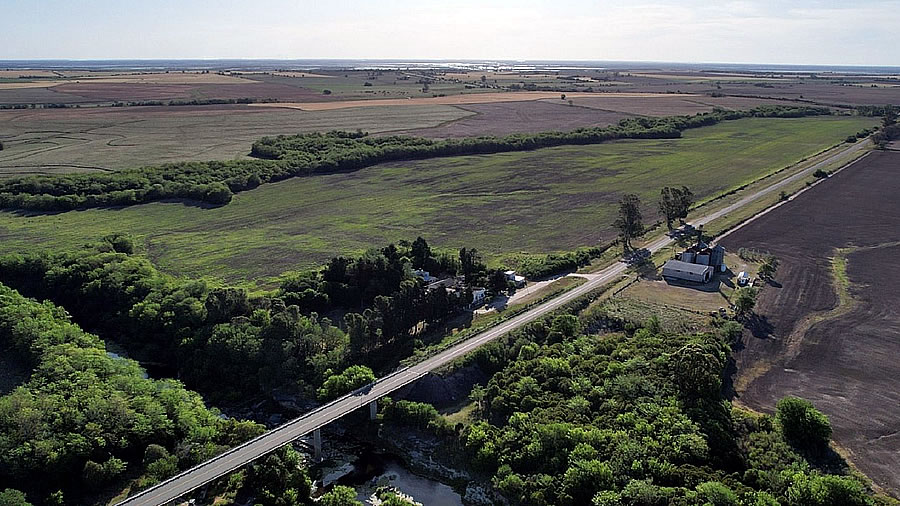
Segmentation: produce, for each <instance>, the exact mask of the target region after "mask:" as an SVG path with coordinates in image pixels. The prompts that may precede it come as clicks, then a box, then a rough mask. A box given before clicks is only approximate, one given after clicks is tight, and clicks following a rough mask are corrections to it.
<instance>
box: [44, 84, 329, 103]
mask: <svg viewBox="0 0 900 506" xmlns="http://www.w3.org/2000/svg"><path fill="white" fill-rule="evenodd" d="M241 81H243V82H238V83H237V84H216V83H204V82H198V83H194V84H186V83H179V84H173V83H134V82H104V81H99V80H98V82H88V81H82V82H77V83H76V82H66V83H64V84H60V85H58V86H54V87H53V88H51V90H52V91H55V92H58V93H67V94H70V95H78V96H81V97H85V98H88V99H91V100H95V101H98V102H103V101H111V100H121V101H128V100H132V101H134V100H173V99H194V98H198V99H203V98H223V99H229V98H256V99H263V98H274V99H278V100H318V101H321V100H328V97H324V96H322V94H321V93H317V92H314V91H312V90H307V89H303V88H298V87H294V86H284V85H279V84H270V83H263V82H259V81H251V80H249V79H242V80H241Z"/></svg>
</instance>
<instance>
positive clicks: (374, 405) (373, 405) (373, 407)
mask: <svg viewBox="0 0 900 506" xmlns="http://www.w3.org/2000/svg"><path fill="white" fill-rule="evenodd" d="M376 415H378V401H372V402H370V403H369V420H374V419H375V416H376Z"/></svg>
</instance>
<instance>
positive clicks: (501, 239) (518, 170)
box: [0, 117, 873, 283]
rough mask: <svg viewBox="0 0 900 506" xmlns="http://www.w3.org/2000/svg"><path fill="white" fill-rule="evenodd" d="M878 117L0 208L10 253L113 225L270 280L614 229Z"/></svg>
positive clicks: (546, 246) (543, 247)
mask: <svg viewBox="0 0 900 506" xmlns="http://www.w3.org/2000/svg"><path fill="white" fill-rule="evenodd" d="M872 123H873V121H872V120H871V119H866V118H856V117H829V118H803V119H743V120H737V121H728V122H723V123H720V124H718V125H715V126H711V127H706V128H701V129H695V130H689V131H687V132H686V133H685V136H684V137H683V138H681V139H668V140H639V141H622V142H615V143H607V144H600V145H593V146H565V147H558V148H547V149H541V150H536V151H529V152H518V153H504V154H496V155H482V156H464V157H450V158H439V159H432V160H425V161H416V162H403V163H391V164H384V165H379V166H375V167H370V168H366V169H362V170H359V171H356V172H352V173H344V174H333V175H319V176H312V177H306V178H295V179H291V180H287V181H282V182H280V183H275V184H268V185H263V186H261V187H259V188H257V189H255V190H252V191H248V192H244V193H240V194H238V195H237V196H236V197H235V199H234V200H233V201H232V203H231V204H229V205H227V206H224V207H220V208H213V209H205V208H201V207H198V206H197V205H195V204H193V203H181V202H159V203H153V204H146V205H139V206H133V207H128V208H124V209H93V210H86V211H77V212H67V213H60V214H48V215H22V214H21V213H12V212H5V213H0V252H4V253H6V252H15V251H23V250H25V249H26V248H29V249H32V248H35V247H37V248H41V247H45V248H56V249H71V248H77V247H80V246H81V245H82V244H84V243H85V242H87V241H93V240H96V239H98V238H100V237H102V236H104V235H106V234H109V233H113V232H126V233H130V234H133V235H134V236H135V237H136V238H137V239H138V240H139V241H138V242H139V244H140V245H141V251H142V252H143V253H146V254H147V255H149V257H150V258H151V259H152V260H153V261H154V262H155V263H156V264H157V265H158V266H160V267H161V268H162V269H163V270H165V271H167V272H170V273H173V274H176V275H189V276H208V277H212V278H219V279H227V280H229V281H249V282H263V283H265V282H267V280H268V279H271V278H272V277H273V276H277V275H278V274H280V273H282V272H283V271H285V270H289V269H296V268H301V267H307V266H311V265H315V264H318V263H319V262H322V261H323V260H325V259H327V258H329V257H331V256H334V255H337V254H348V253H358V252H360V251H362V250H364V249H365V248H368V247H371V246H372V245H379V244H385V243H387V242H390V241H398V240H400V239H409V238H414V237H416V236H417V235H421V236H423V237H426V238H428V240H429V241H431V242H433V243H434V244H436V245H438V246H446V247H451V248H458V247H460V246H474V247H476V248H478V249H479V250H481V251H483V252H484V253H485V254H486V255H487V256H488V257H491V258H496V257H499V256H503V255H507V254H511V253H517V252H530V253H542V252H551V251H560V250H568V249H571V248H575V247H578V246H585V245H593V244H596V243H598V242H605V241H607V240H609V239H611V238H612V237H613V236H614V232H613V230H612V228H611V226H610V224H611V223H612V221H613V218H614V215H615V212H616V205H617V204H616V203H617V202H618V200H619V198H620V196H621V194H622V193H624V192H637V193H639V194H640V195H641V197H642V198H643V199H644V200H645V203H646V204H647V206H646V209H645V216H646V217H647V221H648V222H649V221H653V220H654V219H655V215H656V213H655V210H654V209H653V207H655V206H654V204H653V202H654V201H655V200H656V198H657V196H658V193H659V188H660V187H661V186H663V185H673V184H679V185H681V184H686V185H689V186H691V187H692V188H693V190H694V192H695V193H696V194H697V196H698V198H704V197H708V196H711V195H714V194H717V193H719V192H722V191H725V190H728V189H731V188H733V187H735V186H738V185H741V184H743V183H745V182H747V181H749V180H753V179H755V178H758V177H760V176H763V175H765V174H768V173H771V172H772V171H775V170H778V169H780V168H782V167H784V166H786V165H789V164H791V163H793V162H796V161H797V160H799V159H801V158H803V157H806V156H809V155H811V154H813V153H816V152H818V151H820V150H821V149H823V148H825V147H828V146H830V145H833V144H835V143H836V142H839V141H840V140H842V139H843V138H845V137H846V136H847V135H848V134H850V133H854V132H856V131H858V130H859V129H861V128H863V127H865V126H869V125H871V124H872Z"/></svg>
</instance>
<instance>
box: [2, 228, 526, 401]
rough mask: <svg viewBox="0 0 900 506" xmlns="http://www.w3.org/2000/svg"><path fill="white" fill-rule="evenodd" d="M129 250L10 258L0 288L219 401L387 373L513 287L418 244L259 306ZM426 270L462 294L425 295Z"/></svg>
mask: <svg viewBox="0 0 900 506" xmlns="http://www.w3.org/2000/svg"><path fill="white" fill-rule="evenodd" d="M133 249H134V248H133V245H132V244H131V243H130V241H129V240H128V239H127V238H126V237H123V236H110V237H107V238H106V239H105V240H104V241H103V242H102V243H100V244H98V245H96V246H95V247H93V248H87V249H84V250H81V251H78V252H74V253H60V254H28V255H7V256H3V257H0V281H2V282H4V283H6V284H8V285H9V286H12V287H15V288H16V289H18V290H20V291H21V292H22V293H23V294H26V295H27V296H31V297H36V298H39V299H46V300H52V301H53V302H54V303H56V304H59V305H61V306H63V307H65V308H66V310H67V311H69V312H70V313H71V314H72V315H73V317H74V318H75V320H76V321H77V322H79V323H81V324H82V325H83V326H85V328H87V329H88V330H90V331H93V332H96V333H98V334H100V335H102V336H115V338H116V340H117V341H118V342H119V343H120V344H122V345H123V346H124V347H125V348H126V349H128V350H129V353H130V354H131V355H132V356H133V357H135V358H138V359H141V358H150V359H151V361H152V362H158V363H163V364H166V365H169V366H172V367H173V368H175V370H177V372H178V377H179V378H181V379H183V380H184V381H185V382H186V383H187V384H188V385H189V386H190V387H191V388H195V389H198V390H200V391H203V392H209V394H210V395H211V397H212V398H217V399H221V398H232V399H234V398H244V397H246V396H248V395H259V394H268V393H270V392H271V391H272V390H273V389H275V388H278V387H283V386H286V385H287V386H289V387H291V388H299V389H300V390H301V391H302V392H305V393H307V394H308V395H309V397H314V396H315V395H316V390H317V389H318V388H320V387H321V386H322V385H323V384H325V383H326V382H327V381H328V379H329V378H330V377H332V376H336V375H340V374H342V372H343V371H344V370H345V369H346V368H347V367H349V366H352V365H365V366H368V367H370V368H372V369H374V370H376V371H384V370H390V369H391V368H393V367H395V366H396V365H397V363H398V361H399V360H400V359H402V358H403V357H406V356H409V355H410V354H412V353H413V351H414V350H415V348H416V347H417V346H425V343H423V342H421V339H422V338H423V336H424V333H425V332H426V331H427V330H428V329H430V328H433V326H435V325H437V324H439V323H441V322H443V321H444V320H445V319H446V318H448V317H450V316H451V315H454V314H456V313H457V312H459V311H460V310H461V309H462V308H463V307H465V306H467V305H468V304H469V303H470V302H471V301H472V294H471V287H472V286H487V287H489V288H492V289H493V290H497V291H499V290H504V289H506V288H507V287H508V281H507V280H506V277H505V275H504V274H503V272H502V271H500V270H497V269H488V268H487V267H486V266H485V265H484V263H483V261H482V260H481V259H480V255H479V254H478V252H477V251H476V250H474V249H466V248H463V249H462V250H460V252H459V254H458V255H451V254H449V253H436V252H434V251H432V250H431V248H430V246H429V245H428V243H427V242H426V241H425V240H424V239H422V238H418V239H416V241H413V242H412V243H409V242H405V241H404V242H401V243H400V245H399V246H398V245H389V246H387V247H385V248H382V249H380V250H379V249H373V250H370V251H368V252H366V253H364V254H363V255H360V256H358V257H336V258H333V259H332V260H330V261H329V262H328V263H326V264H325V266H323V267H322V268H321V269H319V270H315V271H309V272H303V273H298V274H294V275H288V276H286V277H285V279H284V281H283V283H282V284H281V286H280V288H279V289H278V290H276V291H274V292H271V293H264V294H260V295H254V296H251V295H250V294H248V293H247V292H246V291H245V290H244V289H240V288H235V287H227V286H223V287H212V286H209V285H208V284H207V283H206V282H204V281H201V280H189V279H188V280H184V279H174V278H171V277H169V276H166V275H164V274H162V273H160V272H158V271H157V270H156V269H155V268H154V267H153V265H152V264H150V262H149V261H147V260H146V259H145V258H140V257H137V256H134V255H132V254H130V252H132V251H133ZM421 268H428V269H430V270H431V272H432V273H433V274H442V275H443V276H447V277H452V276H455V275H460V276H463V277H465V279H466V280H467V283H466V287H467V288H466V289H463V288H460V289H457V290H455V291H452V292H451V291H449V290H447V289H445V288H443V287H441V288H437V289H431V290H429V289H427V287H426V284H425V282H424V281H423V280H422V279H421V278H420V277H417V276H415V275H414V273H413V270H414V269H421ZM325 315H334V317H336V318H338V321H337V322H333V321H332V320H331V319H329V318H328V317H326V316H325ZM336 381H337V380H336Z"/></svg>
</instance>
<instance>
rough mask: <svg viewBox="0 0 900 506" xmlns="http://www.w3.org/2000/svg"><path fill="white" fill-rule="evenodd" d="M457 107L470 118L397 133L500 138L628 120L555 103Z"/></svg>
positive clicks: (531, 102)
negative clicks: (514, 134) (521, 133)
mask: <svg viewBox="0 0 900 506" xmlns="http://www.w3.org/2000/svg"><path fill="white" fill-rule="evenodd" d="M457 107H458V108H459V109H462V110H464V111H469V112H471V113H472V115H470V116H467V117H465V118H461V119H458V120H456V121H451V122H448V123H444V124H441V125H438V126H435V127H428V128H419V129H414V130H407V131H403V132H397V133H402V134H409V135H418V136H423V137H432V138H456V137H477V136H480V135H498V136H502V135H509V134H512V133H520V132H544V131H547V130H563V131H566V130H574V129H576V128H581V127H593V126H608V125H614V124H616V123H618V122H619V121H620V120H622V119H625V118H628V117H631V116H632V115H630V114H623V113H620V112H614V111H604V110H597V109H590V108H587V107H572V106H569V105H567V103H566V102H565V101H562V100H559V99H557V100H555V101H550V100H546V101H545V100H537V101H528V102H503V103H495V104H471V105H460V106H457Z"/></svg>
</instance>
